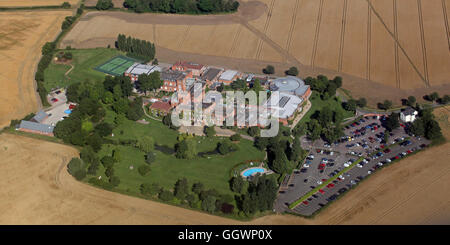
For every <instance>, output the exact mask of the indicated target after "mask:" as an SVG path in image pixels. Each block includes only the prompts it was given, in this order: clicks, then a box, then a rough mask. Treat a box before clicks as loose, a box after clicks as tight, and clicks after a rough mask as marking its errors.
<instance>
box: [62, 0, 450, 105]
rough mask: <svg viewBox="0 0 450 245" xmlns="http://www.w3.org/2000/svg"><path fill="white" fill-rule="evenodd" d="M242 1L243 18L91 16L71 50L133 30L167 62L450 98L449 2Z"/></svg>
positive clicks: (361, 90) (362, 91)
mask: <svg viewBox="0 0 450 245" xmlns="http://www.w3.org/2000/svg"><path fill="white" fill-rule="evenodd" d="M241 3H242V7H241V10H240V11H239V12H238V13H236V14H232V15H219V16H180V15H172V16H170V15H161V14H140V15H138V16H136V15H133V14H129V13H118V12H109V13H98V12H96V13H89V14H87V15H86V16H85V17H83V18H82V19H81V21H80V22H79V24H77V26H76V27H75V28H74V29H73V31H72V32H71V33H69V35H67V36H66V38H65V39H64V41H63V42H62V45H63V46H66V45H71V46H73V47H79V48H92V47H106V46H107V45H108V44H110V45H112V44H114V40H115V38H116V37H117V34H119V33H124V34H127V35H132V36H135V37H137V38H141V39H146V40H150V41H152V42H155V43H156V45H157V47H159V48H160V49H161V50H162V51H161V52H159V53H157V55H159V57H158V58H160V59H161V60H164V61H168V62H173V61H174V60H177V59H190V60H194V61H196V62H203V63H206V62H210V63H211V62H212V63H215V64H214V65H220V63H222V65H223V66H231V67H230V68H233V69H235V68H240V69H243V70H245V71H250V72H261V66H263V65H265V64H274V65H275V68H276V69H277V68H278V69H277V74H278V75H281V74H282V73H283V71H284V69H285V68H287V67H289V66H293V65H294V66H298V67H299V68H300V74H301V75H302V76H307V75H316V74H319V73H324V74H326V75H329V76H335V75H341V76H343V77H344V79H345V81H346V82H345V83H344V87H345V88H346V89H348V90H350V91H351V92H352V93H353V95H354V96H356V97H360V96H364V97H366V98H367V99H368V100H369V103H370V104H372V105H373V104H375V103H376V102H379V101H381V100H382V99H391V100H393V101H394V103H396V104H399V103H400V97H401V96H403V97H407V96H408V95H411V94H412V95H415V96H416V97H419V98H420V97H422V96H423V95H424V94H425V93H429V92H431V91H435V90H438V91H441V93H444V94H445V93H449V92H450V79H449V78H448V77H450V69H448V67H450V34H449V27H448V26H449V22H448V9H449V8H450V7H449V5H450V1H449V0H427V1H423V0H422V1H421V0H419V1H417V0H377V1H373V0H372V1H371V0H259V1H241ZM249 9H252V10H254V11H249ZM249 12H252V14H251V16H250V15H249ZM166 50H170V51H176V52H177V53H172V54H170V55H169V54H168V53H169V52H167V51H166ZM214 57H216V62H214ZM219 61H220V62H219ZM233 64H235V65H234V66H233ZM237 64H238V65H237ZM255 64H258V66H260V67H259V68H256V67H257V66H256V65H255ZM374 91H375V92H374Z"/></svg>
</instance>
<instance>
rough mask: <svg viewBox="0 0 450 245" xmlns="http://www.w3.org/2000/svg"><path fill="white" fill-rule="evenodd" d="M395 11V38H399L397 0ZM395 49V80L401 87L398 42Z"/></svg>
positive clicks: (393, 2) (394, 3) (394, 6)
mask: <svg viewBox="0 0 450 245" xmlns="http://www.w3.org/2000/svg"><path fill="white" fill-rule="evenodd" d="M392 4H393V13H394V35H395V39H396V40H398V16H397V0H393V1H392ZM394 50H395V55H394V56H395V81H396V85H397V88H400V62H399V57H398V43H397V42H394Z"/></svg>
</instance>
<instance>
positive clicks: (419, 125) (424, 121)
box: [410, 109, 443, 140]
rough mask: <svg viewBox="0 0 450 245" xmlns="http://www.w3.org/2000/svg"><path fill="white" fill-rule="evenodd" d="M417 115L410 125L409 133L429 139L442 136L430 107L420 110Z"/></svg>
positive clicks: (436, 138)
mask: <svg viewBox="0 0 450 245" xmlns="http://www.w3.org/2000/svg"><path fill="white" fill-rule="evenodd" d="M419 116H420V117H419V118H418V119H416V120H415V121H414V122H413V123H412V125H411V127H410V131H411V133H413V134H414V135H416V136H425V137H426V138H427V139H429V140H438V139H440V138H442V137H443V135H442V131H441V127H440V126H439V123H438V122H437V121H436V120H435V117H434V115H433V113H432V111H431V109H425V110H421V111H420V112H419Z"/></svg>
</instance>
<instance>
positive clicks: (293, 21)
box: [286, 0, 300, 52]
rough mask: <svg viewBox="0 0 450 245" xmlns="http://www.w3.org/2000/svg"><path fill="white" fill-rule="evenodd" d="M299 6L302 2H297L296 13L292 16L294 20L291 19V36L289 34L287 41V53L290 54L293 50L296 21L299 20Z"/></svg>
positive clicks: (298, 0) (297, 0)
mask: <svg viewBox="0 0 450 245" xmlns="http://www.w3.org/2000/svg"><path fill="white" fill-rule="evenodd" d="M299 5H300V0H296V1H295V5H294V13H293V14H292V19H291V25H290V28H289V34H288V38H287V40H286V51H288V52H290V50H291V43H292V37H293V35H294V30H295V21H296V20H297V11H298V6H299Z"/></svg>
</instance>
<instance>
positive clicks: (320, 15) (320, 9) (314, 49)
mask: <svg viewBox="0 0 450 245" xmlns="http://www.w3.org/2000/svg"><path fill="white" fill-rule="evenodd" d="M323 1H324V0H320V5H319V13H318V14H317V22H316V32H315V34H314V46H313V52H312V57H311V66H312V68H313V69H314V67H315V59H316V54H317V45H318V42H319V33H320V23H321V22H322V11H323Z"/></svg>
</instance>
